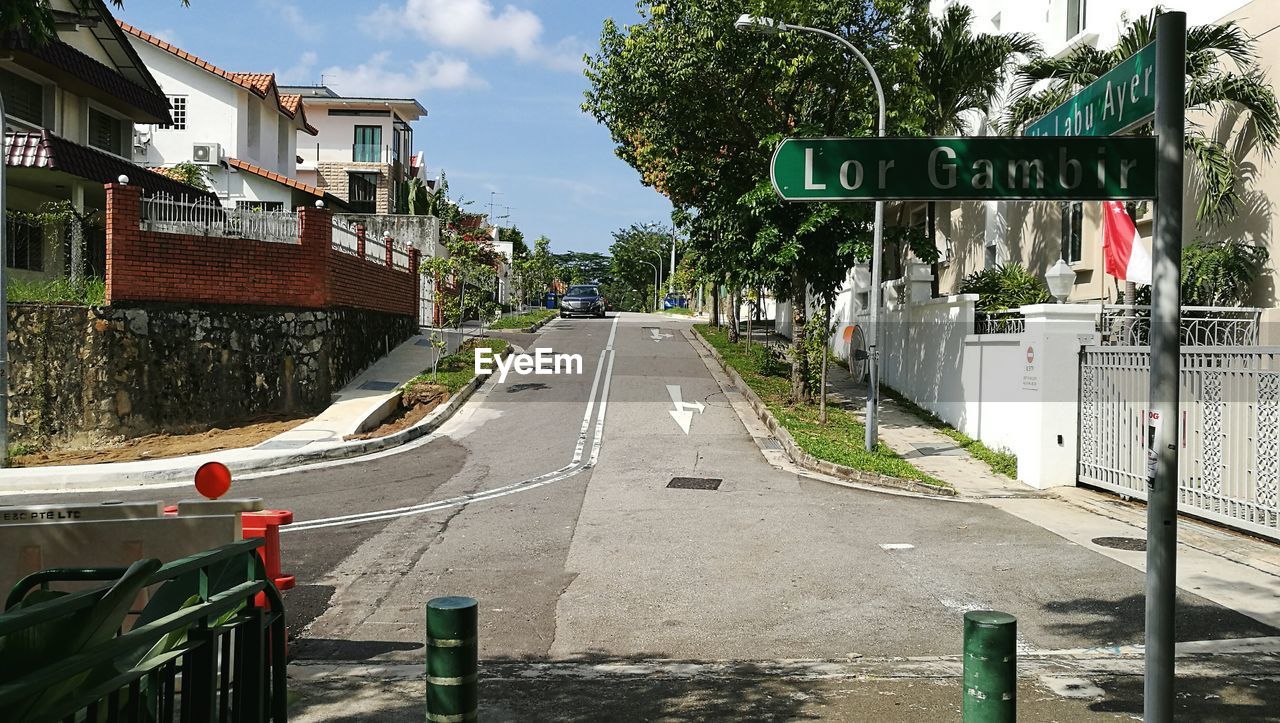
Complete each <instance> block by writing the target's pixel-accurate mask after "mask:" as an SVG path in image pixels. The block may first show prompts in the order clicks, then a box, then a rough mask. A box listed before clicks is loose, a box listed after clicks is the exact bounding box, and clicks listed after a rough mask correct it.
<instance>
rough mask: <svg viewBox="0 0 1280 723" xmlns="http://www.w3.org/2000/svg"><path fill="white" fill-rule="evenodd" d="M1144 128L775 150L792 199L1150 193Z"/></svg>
mask: <svg viewBox="0 0 1280 723" xmlns="http://www.w3.org/2000/svg"><path fill="white" fill-rule="evenodd" d="M1155 171H1156V151H1155V141H1154V140H1153V139H1152V138H1145V137H1141V138H1139V137H1117V138H1065V137H1057V136H1055V137H1036V138H1029V137H1025V136H1024V137H1019V138H1007V137H976V138H788V139H786V140H784V141H783V142H782V143H781V144H780V145H779V146H778V149H777V150H776V151H775V152H774V155H773V163H772V167H771V176H772V179H773V186H774V189H775V190H777V192H778V195H779V196H781V197H782V198H783V199H784V200H787V201H868V200H890V199H919V200H939V201H943V200H996V199H1056V200H1089V199H1146V198H1152V197H1154V196H1155V177H1156V173H1155Z"/></svg>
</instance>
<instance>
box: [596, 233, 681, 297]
mask: <svg viewBox="0 0 1280 723" xmlns="http://www.w3.org/2000/svg"><path fill="white" fill-rule="evenodd" d="M670 243H671V231H670V230H669V229H665V228H663V227H662V226H659V225H657V224H653V223H646V224H639V223H633V224H631V225H630V226H628V227H626V228H623V229H618V230H617V231H614V232H613V244H612V245H610V246H609V254H610V256H611V257H612V271H611V273H612V275H613V277H614V278H615V279H617V281H618V283H619V284H621V285H622V286H623V287H624V288H626V289H629V290H631V291H632V292H634V295H632V294H628V296H627V298H628V299H634V300H638V301H639V304H638V305H636V304H634V303H632V304H631V305H630V306H629V307H628V308H627V310H628V311H646V310H648V309H649V308H650V306H652V304H653V298H654V283H655V279H654V270H653V266H651V265H650V264H653V265H657V264H659V263H660V262H661V259H666V258H667V253H669V251H667V249H668V248H669V247H668V244H670ZM616 303H617V302H616V301H615V304H616Z"/></svg>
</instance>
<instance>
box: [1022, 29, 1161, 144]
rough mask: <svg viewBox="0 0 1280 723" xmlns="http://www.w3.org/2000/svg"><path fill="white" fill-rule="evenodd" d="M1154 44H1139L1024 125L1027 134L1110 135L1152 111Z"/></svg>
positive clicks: (1149, 116)
mask: <svg viewBox="0 0 1280 723" xmlns="http://www.w3.org/2000/svg"><path fill="white" fill-rule="evenodd" d="M1155 69H1156V44H1155V43H1150V44H1148V45H1146V46H1143V47H1142V49H1140V50H1139V51H1138V52H1136V53H1134V54H1133V55H1132V56H1130V57H1129V58H1128V59H1127V60H1125V61H1123V62H1122V63H1120V64H1119V65H1117V66H1116V67H1114V68H1112V69H1111V70H1108V71H1107V72H1106V73H1103V74H1102V75H1101V76H1099V77H1098V79H1097V80H1095V81H1094V82H1092V83H1090V84H1089V85H1087V86H1085V88H1084V90H1081V91H1080V92H1079V93H1076V94H1075V95H1073V96H1071V98H1069V99H1067V101H1066V102H1065V103H1063V104H1062V105H1060V106H1058V107H1057V108H1054V109H1053V110H1051V111H1049V112H1048V113H1046V114H1045V115H1043V116H1041V117H1040V118H1039V119H1037V120H1036V121H1035V122H1034V123H1032V124H1031V125H1029V126H1027V128H1026V130H1024V131H1023V135H1027V136H1110V135H1115V134H1117V133H1123V132H1124V131H1126V130H1128V129H1130V128H1132V127H1133V126H1136V125H1138V124H1139V123H1143V122H1145V121H1147V120H1150V119H1151V116H1152V115H1153V114H1154V113H1155V111H1156V79H1155Z"/></svg>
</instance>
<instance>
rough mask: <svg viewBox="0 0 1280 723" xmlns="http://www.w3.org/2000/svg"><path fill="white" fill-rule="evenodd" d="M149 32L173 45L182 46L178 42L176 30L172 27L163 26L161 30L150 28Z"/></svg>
mask: <svg viewBox="0 0 1280 723" xmlns="http://www.w3.org/2000/svg"><path fill="white" fill-rule="evenodd" d="M149 32H150V33H151V34H152V35H154V36H156V37H157V38H160V39H161V40H163V41H165V42H166V43H168V44H170V45H172V46H174V47H177V48H181V47H182V43H180V42H178V31H177V30H174V29H173V28H163V29H161V30H151V31H149Z"/></svg>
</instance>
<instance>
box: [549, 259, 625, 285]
mask: <svg viewBox="0 0 1280 723" xmlns="http://www.w3.org/2000/svg"><path fill="white" fill-rule="evenodd" d="M553 258H554V260H555V266H556V275H557V276H559V278H560V280H561V281H563V282H565V283H566V284H590V283H599V282H601V281H607V280H608V279H609V276H610V274H611V273H612V265H611V264H610V262H609V257H608V256H606V255H604V254H601V253H595V252H585V251H568V252H566V253H563V254H554V256H553Z"/></svg>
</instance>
